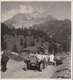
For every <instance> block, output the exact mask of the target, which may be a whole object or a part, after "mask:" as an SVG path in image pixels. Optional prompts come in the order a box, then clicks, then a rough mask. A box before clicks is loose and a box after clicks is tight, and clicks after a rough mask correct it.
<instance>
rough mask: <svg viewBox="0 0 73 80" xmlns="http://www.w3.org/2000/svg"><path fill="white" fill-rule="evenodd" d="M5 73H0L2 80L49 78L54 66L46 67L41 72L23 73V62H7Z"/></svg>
mask: <svg viewBox="0 0 73 80" xmlns="http://www.w3.org/2000/svg"><path fill="white" fill-rule="evenodd" d="M7 68H8V69H7V71H6V72H4V73H3V72H1V77H2V78H50V77H51V76H52V74H53V72H54V70H55V66H50V65H48V66H47V67H46V68H45V69H43V71H42V72H39V71H38V70H28V71H24V70H23V68H24V62H17V61H14V60H9V62H8V65H7Z"/></svg>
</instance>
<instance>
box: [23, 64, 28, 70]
mask: <svg viewBox="0 0 73 80" xmlns="http://www.w3.org/2000/svg"><path fill="white" fill-rule="evenodd" d="M27 67H28V66H27V63H25V65H24V69H25V70H26V71H27V70H28V68H27Z"/></svg>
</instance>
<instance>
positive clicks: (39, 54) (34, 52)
mask: <svg viewBox="0 0 73 80" xmlns="http://www.w3.org/2000/svg"><path fill="white" fill-rule="evenodd" d="M25 50H26V49H25ZM25 50H24V51H25ZM28 51H29V56H27V57H26V58H25V59H24V62H25V67H24V68H25V70H27V69H29V68H31V67H37V68H38V69H39V70H40V71H42V69H43V68H45V67H46V66H47V64H48V54H45V49H44V48H43V47H34V49H33V48H31V50H28Z"/></svg>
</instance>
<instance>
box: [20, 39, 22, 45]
mask: <svg viewBox="0 0 73 80" xmlns="http://www.w3.org/2000/svg"><path fill="white" fill-rule="evenodd" d="M20 45H21V46H22V45H23V40H22V38H21V40H20Z"/></svg>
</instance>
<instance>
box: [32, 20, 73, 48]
mask: <svg viewBox="0 0 73 80" xmlns="http://www.w3.org/2000/svg"><path fill="white" fill-rule="evenodd" d="M31 28H32V29H37V30H41V31H44V32H46V33H47V34H48V35H49V37H50V38H51V39H52V40H53V41H55V42H58V43H61V44H63V45H66V46H69V47H68V48H70V42H71V21H70V20H68V19H65V20H50V21H46V22H45V23H42V24H39V25H34V26H32V27H31ZM66 46H65V47H66Z"/></svg>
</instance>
